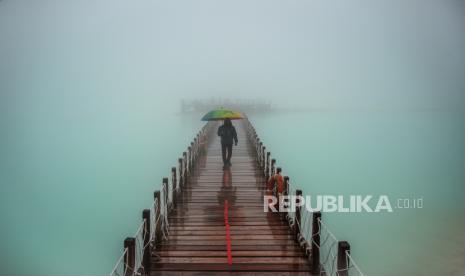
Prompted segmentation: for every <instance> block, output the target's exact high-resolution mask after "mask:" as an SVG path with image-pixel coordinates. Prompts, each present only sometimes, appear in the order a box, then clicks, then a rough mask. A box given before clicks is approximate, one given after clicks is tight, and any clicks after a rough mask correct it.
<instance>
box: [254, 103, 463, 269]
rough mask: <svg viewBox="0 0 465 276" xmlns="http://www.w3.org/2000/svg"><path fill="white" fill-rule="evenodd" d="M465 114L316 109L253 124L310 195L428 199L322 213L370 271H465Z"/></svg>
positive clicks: (259, 118) (293, 179) (259, 119)
mask: <svg viewBox="0 0 465 276" xmlns="http://www.w3.org/2000/svg"><path fill="white" fill-rule="evenodd" d="M464 115H465V114H463V113H453V112H313V113H291V114H275V115H271V116H270V115H266V116H254V117H252V121H253V122H254V123H255V126H256V128H257V131H258V132H259V133H260V134H261V135H260V136H261V138H262V140H263V141H264V143H265V144H266V145H267V147H268V148H269V149H270V150H271V152H272V155H274V156H275V157H276V159H277V161H278V166H282V167H283V171H284V172H285V174H288V175H289V176H290V177H291V182H292V183H294V185H298V186H300V187H302V188H303V190H304V193H306V194H312V195H318V194H320V195H375V196H377V195H388V196H389V198H390V200H391V203H392V204H393V205H395V204H396V200H397V199H398V198H405V197H407V198H423V201H424V206H423V208H422V209H394V212H393V213H351V214H344V213H339V214H337V213H330V214H324V215H323V219H324V220H325V221H326V222H327V224H328V225H329V227H330V228H331V229H332V231H333V232H334V234H335V235H336V236H337V237H338V238H339V239H341V240H348V241H349V242H350V243H351V245H352V254H353V256H354V257H355V260H356V261H357V262H358V264H359V265H360V267H361V268H362V270H363V271H365V272H366V274H367V275H386V276H387V275H465V271H464V270H463V267H464V265H465V251H464V250H463V248H464V246H465V235H464V233H465V221H464V213H465V204H464V202H463V197H464V195H465V189H464V188H463V183H464V180H465V174H464V170H463V164H465V145H464V144H463V141H465V126H464V124H463V120H464V119H465V118H464ZM393 207H395V206H393Z"/></svg>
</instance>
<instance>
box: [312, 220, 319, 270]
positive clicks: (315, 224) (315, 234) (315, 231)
mask: <svg viewBox="0 0 465 276" xmlns="http://www.w3.org/2000/svg"><path fill="white" fill-rule="evenodd" d="M320 220H321V212H319V211H318V212H314V213H313V220H312V238H311V241H310V242H311V246H312V261H311V263H312V273H313V274H320V230H321V229H320V226H321V224H320Z"/></svg>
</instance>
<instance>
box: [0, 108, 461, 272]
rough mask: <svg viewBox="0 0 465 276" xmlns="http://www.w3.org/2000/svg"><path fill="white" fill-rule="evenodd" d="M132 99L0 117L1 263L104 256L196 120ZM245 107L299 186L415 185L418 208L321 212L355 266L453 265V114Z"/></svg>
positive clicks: (316, 190)
mask: <svg viewBox="0 0 465 276" xmlns="http://www.w3.org/2000/svg"><path fill="white" fill-rule="evenodd" d="M139 104H140V103H139ZM139 106H140V107H141V109H139V111H138V112H135V113H127V112H124V113H120V114H121V115H120V116H118V115H115V114H102V115H101V116H100V117H97V118H88V119H82V118H81V119H80V120H79V121H72V120H71V119H70V118H67V119H66V120H64V119H63V118H62V119H57V118H56V117H54V116H53V115H55V114H54V113H53V112H48V113H47V112H46V113H44V114H40V113H34V112H33V111H31V113H28V114H26V115H24V116H23V118H22V119H21V120H20V121H15V122H16V124H15V125H14V126H12V125H10V126H9V128H8V130H9V131H8V132H7V133H8V134H10V135H7V136H6V138H7V140H6V141H7V142H8V143H6V144H5V143H4V145H7V147H4V151H5V152H4V154H3V156H7V157H8V158H4V159H2V168H3V169H4V170H3V171H2V186H1V189H2V191H1V200H0V202H1V209H0V210H1V219H2V229H1V237H2V248H3V249H2V251H1V254H2V255H1V259H2V261H1V263H2V270H1V275H105V274H107V273H108V272H109V271H110V270H111V268H112V266H113V264H114V262H115V261H116V259H117V257H118V256H119V254H120V253H121V248H122V241H123V239H124V238H125V237H126V236H128V235H132V234H133V232H134V231H135V230H136V229H135V228H136V226H137V225H138V223H139V222H140V216H141V210H142V209H143V208H147V207H148V206H149V204H150V203H151V201H152V192H153V190H155V189H156V188H157V186H158V183H159V182H160V180H161V178H162V177H163V176H167V175H168V173H169V169H170V167H171V166H173V165H175V164H176V159H177V157H178V156H179V155H180V153H181V152H182V150H184V148H185V146H187V143H188V142H189V141H190V140H191V138H192V137H193V135H194V134H195V133H196V132H197V130H198V128H199V127H200V126H201V122H199V121H198V120H197V118H196V116H197V115H194V116H191V117H185V116H179V115H175V114H174V113H172V112H171V113H170V112H166V113H165V116H163V117H160V116H161V114H160V112H158V111H152V110H151V109H150V108H147V109H144V108H142V107H143V105H139ZM72 111H73V110H72V109H71V111H70V112H71V113H72ZM120 111H121V112H123V111H128V110H120ZM81 115H82V114H81ZM107 116H109V117H113V116H117V117H118V118H119V120H117V119H115V120H110V118H109V117H107ZM81 120H82V121H81ZM251 120H252V122H253V123H254V124H255V126H256V128H257V130H258V132H259V133H260V136H261V138H262V140H263V141H264V142H265V144H266V145H267V147H268V148H269V149H270V150H271V151H272V153H273V156H274V157H276V158H277V160H278V165H280V166H283V169H284V172H285V173H286V174H288V175H290V176H291V180H292V182H293V183H294V184H298V185H301V186H302V187H303V188H304V192H305V193H312V194H344V195H347V194H374V195H377V194H387V195H390V196H392V197H393V198H396V197H398V196H422V197H423V198H424V208H423V209H417V210H396V211H395V212H394V213H391V214H386V213H383V214H366V213H365V214H328V215H324V219H325V221H327V223H328V224H329V226H330V227H331V229H332V230H333V232H334V233H335V234H336V235H337V236H338V238H340V239H346V240H349V241H350V242H351V244H352V250H353V255H354V257H355V259H356V261H358V263H359V265H360V266H361V268H362V269H363V270H364V271H365V272H366V274H367V275H463V274H464V272H463V264H464V260H465V252H464V251H463V248H464V245H465V238H464V235H463V233H464V230H465V223H464V221H463V218H464V212H465V208H464V204H463V201H462V197H463V195H464V194H465V191H464V189H463V182H464V179H465V176H464V173H463V164H465V160H464V158H465V157H464V156H465V154H464V153H465V152H464V145H463V141H464V140H465V128H464V127H463V124H462V120H463V114H452V113H395V114H393V113H387V112H378V113H356V112H354V113H349V112H345V113H334V112H316V113H287V114H267V115H262V116H252V118H251ZM8 138H9V140H8ZM5 153H6V154H5ZM438 220H439V221H440V223H441V226H440V228H438V226H437V221H438ZM380 271H381V272H380ZM393 271H395V273H393ZM441 272H447V273H441ZM454 273H455V274H454Z"/></svg>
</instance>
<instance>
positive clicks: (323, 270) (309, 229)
mask: <svg viewBox="0 0 465 276" xmlns="http://www.w3.org/2000/svg"><path fill="white" fill-rule="evenodd" d="M244 121H245V125H246V129H247V135H248V138H249V140H250V142H251V143H252V145H253V147H254V150H255V155H256V161H257V164H258V166H259V168H260V171H262V172H263V175H264V176H265V179H266V180H268V179H270V177H271V176H274V175H275V173H276V171H277V170H279V171H281V168H278V167H277V166H276V159H274V158H272V157H271V152H270V151H267V149H266V147H265V146H264V144H263V142H262V141H261V140H260V138H259V137H258V135H257V132H256V130H255V128H254V127H253V125H252V124H251V123H250V121H249V120H248V119H245V120H244ZM283 179H284V183H283V185H284V187H283V196H289V198H290V199H292V197H291V196H296V197H295V201H297V198H298V197H299V196H302V190H301V189H298V188H297V187H296V186H295V185H293V184H292V183H291V182H290V180H289V177H288V176H284V177H283ZM272 194H273V195H274V196H276V197H277V198H278V191H277V188H276V185H275V186H274V187H273V190H272ZM279 204H281V203H279ZM292 204H294V207H295V208H289V209H288V211H287V212H280V216H281V217H282V219H283V220H284V221H287V223H288V225H289V227H290V229H291V231H292V233H293V235H294V237H295V240H296V242H297V243H298V244H299V246H300V248H301V249H302V251H303V252H304V253H305V255H306V256H307V257H308V260H309V262H310V266H311V270H312V271H311V272H312V275H325V276H348V275H351V276H352V275H355V276H363V275H364V274H363V272H362V271H361V269H360V268H359V266H358V265H357V264H356V263H355V261H354V260H353V258H352V256H351V255H350V244H349V243H348V242H347V241H340V240H338V239H337V238H336V236H335V235H334V234H333V233H332V232H331V231H330V230H329V229H328V227H327V226H326V224H325V223H323V221H322V213H321V212H319V211H315V212H310V211H309V210H307V209H306V208H301V207H300V206H299V205H300V204H297V202H291V203H290V205H292Z"/></svg>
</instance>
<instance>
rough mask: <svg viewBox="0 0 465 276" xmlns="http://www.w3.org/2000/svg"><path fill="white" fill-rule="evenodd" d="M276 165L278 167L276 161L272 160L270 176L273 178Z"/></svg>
mask: <svg viewBox="0 0 465 276" xmlns="http://www.w3.org/2000/svg"><path fill="white" fill-rule="evenodd" d="M275 165H276V159H274V158H273V159H271V172H270V176H273V175H274V174H275Z"/></svg>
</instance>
